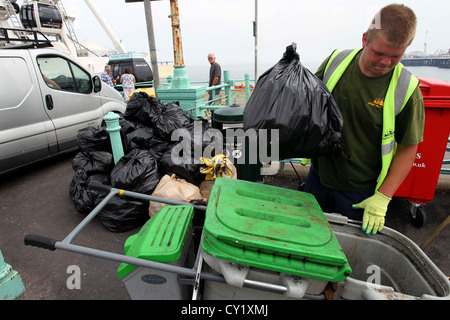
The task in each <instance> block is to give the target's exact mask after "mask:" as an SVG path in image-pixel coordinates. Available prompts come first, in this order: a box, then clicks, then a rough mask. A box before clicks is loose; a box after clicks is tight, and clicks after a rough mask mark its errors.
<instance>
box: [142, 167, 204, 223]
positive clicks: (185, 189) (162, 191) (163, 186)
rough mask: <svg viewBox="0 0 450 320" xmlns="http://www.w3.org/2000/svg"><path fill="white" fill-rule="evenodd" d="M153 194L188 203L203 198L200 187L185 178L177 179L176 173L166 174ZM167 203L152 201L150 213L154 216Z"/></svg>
mask: <svg viewBox="0 0 450 320" xmlns="http://www.w3.org/2000/svg"><path fill="white" fill-rule="evenodd" d="M152 196H155V197H159V198H165V199H170V200H177V201H183V202H186V203H188V202H189V201H192V200H199V201H201V200H203V197H202V195H201V194H200V189H199V188H198V187H197V186H195V185H193V184H191V183H189V182H187V181H186V180H184V179H177V178H176V177H175V175H174V174H173V175H172V176H169V175H167V174H166V175H165V176H163V177H162V178H161V180H160V181H159V183H158V185H157V186H156V188H155V190H154V191H153V193H152ZM165 205H166V204H165V203H161V202H155V201H150V208H149V215H150V217H152V216H154V215H155V214H156V213H157V212H158V211H159V210H161V209H162V207H164V206H165Z"/></svg>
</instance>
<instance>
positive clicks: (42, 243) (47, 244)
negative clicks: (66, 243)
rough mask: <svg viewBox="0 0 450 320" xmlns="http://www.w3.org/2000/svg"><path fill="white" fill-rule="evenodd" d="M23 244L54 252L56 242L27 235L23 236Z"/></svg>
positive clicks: (34, 235)
mask: <svg viewBox="0 0 450 320" xmlns="http://www.w3.org/2000/svg"><path fill="white" fill-rule="evenodd" d="M24 242H25V245H26V246H33V247H39V248H43V249H48V250H51V251H55V249H56V247H55V244H56V242H58V240H55V239H51V238H47V237H43V236H39V235H36V234H28V235H26V236H25V239H24Z"/></svg>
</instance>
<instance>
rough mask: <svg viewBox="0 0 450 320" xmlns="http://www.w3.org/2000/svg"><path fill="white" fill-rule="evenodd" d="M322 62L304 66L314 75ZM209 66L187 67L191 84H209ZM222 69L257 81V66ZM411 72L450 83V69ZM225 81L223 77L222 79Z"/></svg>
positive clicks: (267, 66)
mask: <svg viewBox="0 0 450 320" xmlns="http://www.w3.org/2000/svg"><path fill="white" fill-rule="evenodd" d="M320 63H321V62H320V61H306V62H302V64H303V66H304V67H305V68H307V69H308V70H310V71H311V72H312V73H314V72H316V70H317V68H318V67H319V65H320ZM275 64H276V62H274V63H273V64H270V63H265V64H261V65H258V68H257V70H256V73H257V76H256V78H258V77H259V76H261V74H263V73H264V72H265V71H267V70H268V69H270V68H271V67H273V66H274V65H275ZM209 67H210V66H209V64H208V63H205V65H201V66H186V72H187V74H188V77H189V78H190V80H191V82H206V85H207V82H208V79H209ZM221 67H222V73H223V71H229V72H230V79H231V80H237V81H244V79H245V74H248V75H249V76H250V79H251V80H254V79H255V66H254V65H251V64H248V65H244V64H242V65H239V64H234V65H223V64H221ZM406 68H407V69H408V70H409V71H411V72H412V73H413V74H415V75H416V76H418V77H420V78H435V79H440V80H446V81H450V69H445V68H438V67H425V66H423V67H406ZM222 80H223V77H222Z"/></svg>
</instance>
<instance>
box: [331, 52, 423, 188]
mask: <svg viewBox="0 0 450 320" xmlns="http://www.w3.org/2000/svg"><path fill="white" fill-rule="evenodd" d="M360 50H361V49H355V50H336V51H335V52H333V54H332V55H331V57H330V60H329V61H328V63H327V66H326V67H325V72H324V76H323V82H324V83H325V84H326V85H327V87H328V90H330V92H331V91H333V89H334V87H335V86H336V84H337V83H338V81H339V79H340V78H341V76H342V75H343V74H344V72H345V70H346V69H347V67H348V65H349V64H350V62H351V61H352V60H353V58H354V57H355V56H356V54H357V53H358V52H359V51H360ZM418 84H419V80H418V79H417V78H416V77H415V76H413V75H412V74H411V73H410V72H409V71H408V70H406V69H405V68H403V65H402V64H401V63H398V64H397V66H396V67H395V68H394V72H393V74H392V78H391V81H390V83H389V87H388V90H387V93H386V97H385V99H384V107H383V131H382V139H381V159H382V166H381V172H380V176H379V178H378V183H377V186H376V188H375V190H378V188H379V187H380V186H381V184H382V183H383V181H384V179H385V178H386V175H387V173H388V171H389V167H390V165H391V162H392V159H393V157H394V154H395V149H396V143H395V116H397V115H398V114H399V113H400V111H401V110H402V109H403V107H404V106H405V105H406V103H407V102H408V100H409V98H410V97H411V95H412V93H413V92H414V90H415V89H416V87H417V85H418ZM344 125H345V124H344Z"/></svg>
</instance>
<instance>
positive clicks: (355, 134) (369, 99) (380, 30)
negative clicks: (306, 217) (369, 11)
mask: <svg viewBox="0 0 450 320" xmlns="http://www.w3.org/2000/svg"><path fill="white" fill-rule="evenodd" d="M416 23H417V22H416V16H415V14H414V12H413V11H412V10H411V9H410V8H408V7H406V6H404V5H398V4H392V5H388V6H386V7H384V8H382V9H381V10H380V11H379V12H378V13H377V15H376V16H375V18H374V20H373V21H372V25H371V26H370V27H369V28H368V30H367V32H365V33H364V34H363V37H362V47H363V48H362V49H359V50H337V51H335V52H333V54H332V55H331V56H330V57H328V59H326V60H325V61H324V62H323V63H322V65H321V66H320V67H319V69H318V70H317V72H316V76H318V77H319V78H320V79H322V80H323V81H324V83H325V84H326V85H327V87H328V89H329V90H330V91H331V92H332V94H333V96H334V98H335V100H336V102H337V104H338V106H339V108H340V110H341V113H342V116H343V119H344V126H343V132H342V138H343V144H342V146H343V153H342V154H341V155H340V156H336V155H332V156H328V157H319V158H315V159H311V162H312V166H311V170H310V172H309V175H308V179H307V182H306V186H305V189H304V190H305V191H306V192H310V193H312V194H314V195H315V197H316V199H317V200H318V202H319V204H320V205H321V207H322V210H323V211H325V212H335V213H340V214H343V215H346V216H348V217H349V218H350V219H355V220H362V229H363V230H364V231H365V232H366V233H367V234H372V235H373V234H375V233H377V232H378V231H380V230H381V229H382V228H383V226H384V217H385V215H386V211H387V207H388V204H389V202H390V200H391V198H392V196H393V195H394V193H395V192H396V190H397V188H398V187H399V186H400V185H401V183H402V182H403V180H404V179H405V177H406V176H407V174H408V172H409V170H410V169H411V167H412V164H413V162H414V159H415V156H416V151H417V145H418V144H419V143H420V142H422V140H423V127H424V121H425V120H424V119H425V111H424V104H423V97H422V93H421V91H420V88H419V87H418V80H417V78H416V77H415V76H414V75H412V74H411V73H410V72H409V71H407V70H406V69H405V68H403V65H402V64H401V63H399V62H400V59H401V58H402V56H403V54H404V53H405V51H406V49H407V47H408V46H409V45H410V44H411V42H412V40H413V39H414V36H415V31H416Z"/></svg>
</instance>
